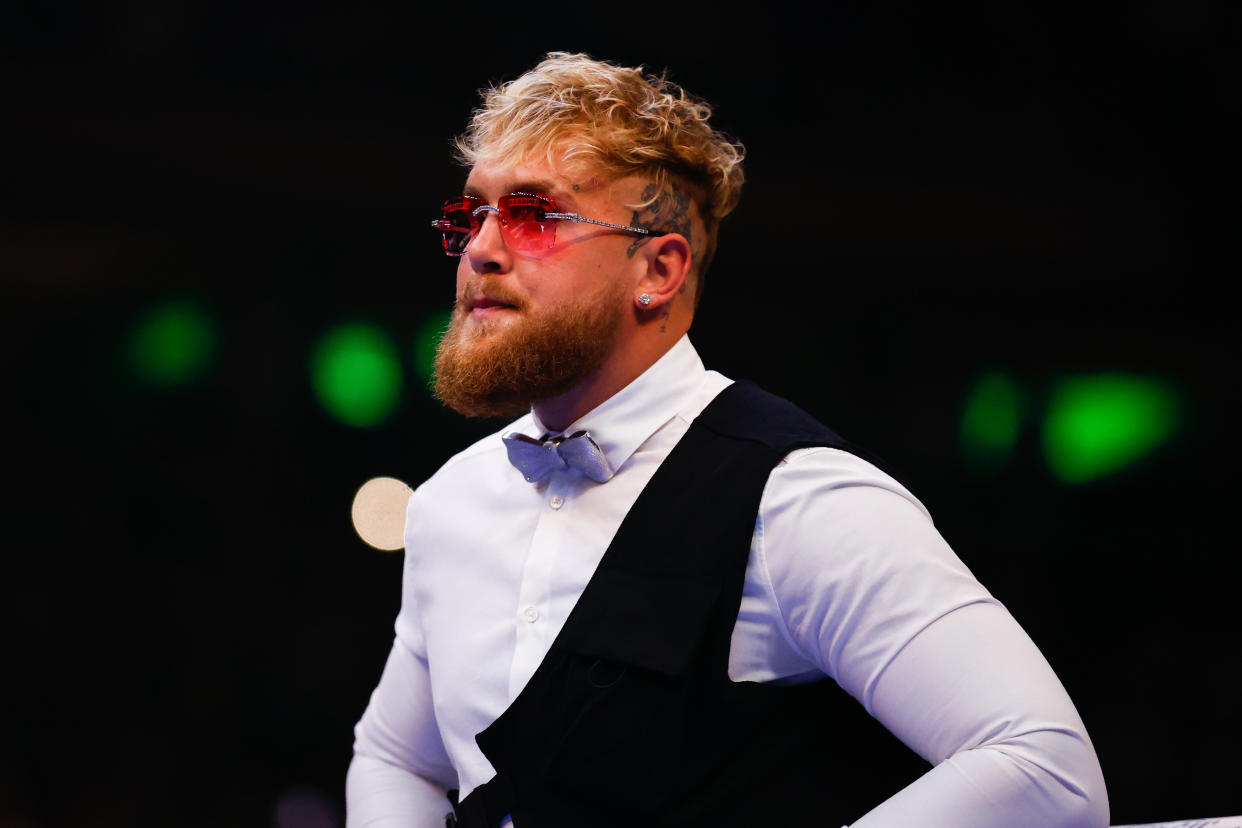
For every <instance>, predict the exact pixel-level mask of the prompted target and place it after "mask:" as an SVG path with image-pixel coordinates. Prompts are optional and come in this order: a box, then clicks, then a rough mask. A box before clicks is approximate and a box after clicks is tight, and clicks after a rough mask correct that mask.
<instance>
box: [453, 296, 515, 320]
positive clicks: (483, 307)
mask: <svg viewBox="0 0 1242 828" xmlns="http://www.w3.org/2000/svg"><path fill="white" fill-rule="evenodd" d="M517 309H518V307H517V305H516V304H514V303H512V302H506V301H504V300H503V299H497V298H495V297H492V296H475V297H474V298H472V299H469V300H467V301H466V313H468V314H470V315H472V316H486V315H490V314H493V313H499V312H500V311H505V310H517Z"/></svg>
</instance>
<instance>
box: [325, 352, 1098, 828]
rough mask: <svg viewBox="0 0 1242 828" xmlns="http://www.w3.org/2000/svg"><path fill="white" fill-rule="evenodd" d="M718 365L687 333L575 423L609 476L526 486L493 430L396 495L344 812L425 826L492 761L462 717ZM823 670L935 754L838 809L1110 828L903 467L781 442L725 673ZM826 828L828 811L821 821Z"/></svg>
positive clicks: (518, 663)
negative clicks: (381, 641)
mask: <svg viewBox="0 0 1242 828" xmlns="http://www.w3.org/2000/svg"><path fill="white" fill-rule="evenodd" d="M729 382H730V381H729V380H728V379H726V378H725V377H723V376H721V375H720V374H717V373H715V372H713V371H707V370H705V369H704V367H703V364H702V362H701V361H700V359H699V356H698V354H697V352H696V351H695V350H694V348H693V347H692V346H691V344H690V341H689V339H688V338H684V337H683V338H682V340H681V341H680V342H678V343H677V345H675V346H674V347H673V348H672V349H671V350H669V351H668V353H666V354H665V355H664V356H663V357H662V358H661V359H660V360H659V361H658V362H657V363H656V364H654V365H653V366H652V367H651V368H649V369H648V370H647V371H646V372H645V373H644V374H642V375H641V376H640V377H638V378H637V379H635V380H634V381H633V382H632V383H631V384H630V385H629V386H627V387H626V388H625V389H623V390H622V391H621V392H619V393H618V394H616V395H615V396H613V397H612V398H611V399H609V400H608V401H606V402H605V403H603V404H602V405H600V406H599V407H597V408H596V409H594V410H593V411H591V412H590V413H588V414H587V415H585V416H584V417H582V418H581V419H580V420H579V421H578V422H576V423H574V424H572V425H571V426H570V427H569V428H568V429H566V432H567V433H572V432H574V431H578V430H580V429H585V430H587V431H589V432H590V433H591V435H592V436H593V437H594V438H595V440H596V441H597V442H598V443H599V445H600V448H601V449H602V450H603V451H604V454H605V455H606V457H607V458H608V461H609V463H610V464H611V465H612V467H613V469H614V470H616V474H615V476H614V477H613V478H612V479H611V480H609V481H607V482H606V483H594V482H592V481H591V480H589V479H587V478H584V477H583V476H582V475H581V474H580V473H579V472H578V471H576V470H574V469H572V468H571V469H566V470H564V471H559V472H555V473H553V474H552V476H551V477H550V478H549V479H547V480H545V482H544V483H543V484H542V485H539V486H536V485H533V484H531V483H528V482H527V481H526V480H525V479H523V477H522V475H521V473H519V472H518V471H517V470H516V469H515V468H513V466H512V465H510V463H509V461H508V457H507V454H506V451H505V448H504V445H503V443H502V442H501V440H500V434H502V433H507V432H510V431H520V432H523V433H525V434H527V435H530V436H532V437H538V436H541V435H542V434H544V433H545V432H546V429H545V428H544V427H543V425H542V424H541V423H539V421H538V419H537V417H535V415H534V414H533V413H532V414H528V415H527V416H525V417H523V418H521V419H519V420H517V421H516V422H515V423H513V424H512V425H510V426H508V427H506V428H505V429H503V430H502V432H498V433H497V434H494V435H492V436H490V437H487V438H485V439H483V440H480V441H479V442H478V443H476V444H474V445H473V446H471V447H470V448H468V449H466V450H465V451H463V452H461V453H460V454H458V455H457V456H455V457H454V458H452V459H451V460H449V461H448V462H447V463H446V464H445V465H444V466H443V467H442V468H441V469H440V470H439V471H438V472H437V473H436V474H435V475H434V476H432V477H431V478H430V479H429V480H427V482H425V483H424V484H423V485H422V486H420V487H419V488H418V489H417V490H416V491H415V492H414V494H413V495H412V496H411V498H410V503H409V508H408V511H407V514H406V536H405V541H406V552H405V570H404V578H403V585H402V606H401V611H400V613H399V615H398V616H397V621H396V640H395V641H394V643H393V648H392V652H391V654H390V655H389V659H388V663H387V665H386V666H385V669H384V673H383V676H382V677H381V679H380V682H379V685H378V686H377V688H376V690H375V692H374V694H373V695H372V697H371V702H370V704H369V706H368V707H367V709H366V711H365V713H364V714H363V716H362V719H361V720H360V721H359V722H358V725H357V728H356V729H355V736H356V741H355V746H354V753H355V756H354V761H353V763H352V764H351V766H350V771H349V775H348V778H347V786H346V787H347V803H348V825H349V826H350V828H361V826H397V825H403V826H411V825H416V826H429V827H430V826H436V828H439V826H442V825H443V819H444V813H445V811H446V810H448V808H447V804H446V800H445V790H446V789H448V788H459V789H460V792H461V797H462V798H465V796H466V795H467V794H469V793H470V791H471V790H473V789H474V788H475V787H477V786H478V785H480V784H482V783H483V782H486V781H487V780H488V779H490V778H491V777H492V776H493V775H494V774H495V770H494V769H493V768H492V766H491V764H490V763H489V762H488V761H487V758H486V757H485V756H484V755H483V753H482V751H480V750H479V747H478V745H477V744H476V742H475V739H474V737H475V734H477V733H479V732H480V731H482V730H483V729H485V728H486V727H487V726H488V725H490V724H491V723H492V722H493V721H494V720H495V719H496V718H497V717H499V716H500V714H501V713H503V712H504V710H505V709H506V708H507V707H508V706H509V704H510V702H512V701H513V700H514V699H515V698H516V697H517V695H518V693H519V692H520V691H521V690H522V688H523V687H524V686H525V684H526V682H527V681H528V680H529V679H530V677H531V675H532V674H533V673H534V671H535V669H536V668H537V667H538V666H539V664H540V662H541V661H542V659H543V657H544V655H545V654H546V653H547V651H548V648H549V647H550V646H551V644H552V641H553V639H554V638H555V637H556V635H557V633H558V632H559V631H560V629H561V627H562V625H563V624H564V623H565V620H566V618H567V617H568V615H569V612H570V610H571V609H572V608H573V606H574V604H575V603H576V602H577V600H578V598H579V596H580V595H581V594H582V591H583V589H584V588H585V587H586V584H587V581H588V580H589V579H590V577H591V575H592V573H593V572H594V571H595V568H596V566H597V565H598V563H599V561H600V559H601V558H602V557H603V554H604V551H605V550H606V549H607V547H608V545H609V543H610V542H611V540H612V537H613V535H614V534H615V533H616V531H617V529H618V527H619V526H620V525H621V522H622V520H623V519H624V517H625V515H626V513H627V512H628V511H629V509H630V507H631V506H632V505H633V504H634V501H635V500H636V499H637V498H638V495H639V493H640V492H641V491H642V490H643V487H644V486H645V485H646V484H647V482H648V481H649V480H650V479H651V477H652V475H653V474H654V473H655V471H656V469H657V468H658V467H659V465H660V464H661V463H662V462H663V461H664V459H665V458H666V457H667V456H668V454H669V452H670V451H672V449H673V447H674V446H675V445H676V444H677V441H678V440H679V439H680V438H681V437H682V435H684V434H685V433H686V430H687V429H688V428H689V426H690V423H691V422H692V421H693V420H694V418H695V417H696V416H697V415H698V414H699V413H700V412H701V411H702V410H703V408H704V407H706V405H707V404H708V403H709V402H710V401H711V400H712V399H713V398H714V397H715V396H716V395H717V394H718V393H719V392H720V391H721V390H722V389H724V388H725V387H726V386H727V385H729ZM824 675H827V676H830V677H831V678H833V679H834V680H836V682H837V683H838V684H839V685H840V686H841V687H842V688H844V689H845V690H846V691H847V692H848V693H849V694H850V695H852V696H853V697H854V698H856V699H857V700H858V701H859V702H860V703H861V704H862V705H863V706H864V707H865V708H866V709H867V711H868V712H869V713H870V714H871V715H873V716H875V717H876V718H877V719H879V720H880V721H881V722H882V723H883V724H884V725H885V726H886V727H888V729H889V730H891V731H892V732H893V733H894V734H896V735H897V736H898V737H899V738H900V739H901V740H902V741H903V742H904V743H905V744H906V745H908V746H909V747H910V748H911V749H913V750H915V751H916V752H918V753H919V755H921V756H923V757H924V758H925V759H927V760H928V761H929V762H931V763H932V765H933V766H934V767H932V768H931V769H930V770H929V771H928V772H927V773H926V774H925V775H924V776H922V777H920V778H919V779H918V780H916V781H915V782H914V783H913V784H911V785H910V786H908V787H907V788H905V789H904V790H902V791H900V792H895V794H894V796H892V797H891V798H890V799H889V800H887V801H886V802H883V803H877V807H876V808H875V809H874V810H873V811H872V812H870V813H869V814H867V815H866V816H864V817H862V818H861V819H859V820H858V821H857V822H856V823H854V826H855V828H887V827H888V826H894V827H895V826H911V825H918V826H921V828H937V827H938V826H944V828H975V827H976V826H977V828H983V826H1005V828H1014V827H1015V826H1026V825H1030V826H1039V827H1040V828H1051V826H1105V825H1107V823H1108V805H1107V798H1106V795H1105V791H1104V781H1103V777H1102V775H1101V772H1100V768H1099V764H1098V762H1097V760H1096V757H1095V752H1094V749H1093V748H1092V746H1091V743H1090V740H1089V739H1088V737H1087V733H1086V730H1085V728H1084V727H1083V725H1082V722H1081V721H1080V719H1079V717H1078V714H1077V712H1076V711H1075V709H1074V706H1073V704H1072V703H1071V702H1070V700H1069V697H1068V696H1067V695H1066V693H1065V690H1064V689H1063V688H1062V686H1061V684H1060V682H1059V681H1058V680H1057V677H1056V675H1055V674H1054V673H1053V672H1052V670H1051V668H1050V667H1049V666H1048V664H1047V662H1046V661H1045V659H1044V658H1043V656H1042V655H1041V654H1040V652H1039V651H1038V650H1037V649H1036V647H1035V645H1034V644H1033V643H1032V642H1031V640H1030V639H1029V637H1028V636H1027V635H1026V634H1025V632H1023V630H1022V629H1021V628H1020V627H1019V626H1018V624H1017V623H1016V622H1015V621H1014V620H1013V618H1012V617H1011V616H1010V615H1009V613H1008V612H1007V611H1006V610H1005V609H1004V607H1003V606H1001V604H1000V603H999V602H998V601H997V600H996V599H995V598H993V597H992V596H991V595H990V594H989V593H988V592H987V590H986V589H984V588H983V586H982V585H980V584H979V582H978V581H977V580H976V579H975V578H974V577H973V576H972V575H971V573H970V572H969V571H968V570H967V568H966V567H965V565H964V564H962V562H961V561H960V560H959V559H958V558H957V556H956V555H955V554H954V553H953V551H952V550H951V549H950V548H949V546H948V545H947V544H946V543H945V541H944V539H943V538H941V536H940V534H939V533H938V532H937V531H936V529H935V527H934V526H933V525H932V521H931V518H930V516H929V515H928V514H927V511H926V510H925V509H924V508H923V506H922V505H921V504H920V503H919V502H918V501H917V500H916V499H915V498H914V496H913V495H912V494H911V493H910V492H908V491H907V490H906V489H905V488H904V487H902V486H901V485H900V484H899V483H897V482H896V481H895V480H893V479H892V478H891V477H889V476H888V475H886V474H884V473H883V472H881V471H880V470H879V469H877V468H875V467H874V466H872V465H871V464H869V463H867V462H866V461H864V460H861V459H859V458H858V457H856V456H854V455H852V454H849V453H846V452H842V451H839V450H837V449H831V448H809V449H801V450H798V451H794V452H792V453H791V454H789V455H788V456H787V457H786V458H785V459H784V460H783V461H782V462H781V463H780V464H779V465H778V466H777V467H776V469H774V470H773V472H772V474H771V476H770V477H769V480H768V483H767V486H766V487H765V489H764V493H763V498H762V501H761V505H760V509H759V514H758V515H757V516H756V520H755V531H754V536H753V538H752V541H751V552H750V559H749V563H748V565H747V571H746V580H745V586H744V591H743V596H742V604H741V609H740V611H739V613H738V620H737V624H736V626H735V627H734V630H733V638H732V645H731V650H730V655H729V676H730V678H732V679H734V680H735V681H741V680H751V681H772V680H785V681H799V680H808V679H812V678H819V677H822V676H824ZM829 828H836V827H835V826H829Z"/></svg>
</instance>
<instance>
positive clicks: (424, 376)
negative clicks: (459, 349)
mask: <svg viewBox="0 0 1242 828" xmlns="http://www.w3.org/2000/svg"><path fill="white" fill-rule="evenodd" d="M452 318H453V312H452V311H451V310H445V311H440V312H438V313H433V314H432V315H431V316H428V317H427V318H426V319H424V320H423V324H422V325H420V326H419V328H418V331H417V332H416V333H415V334H414V370H415V371H416V372H418V376H419V379H421V380H422V381H423V386H424V387H425V388H429V387H431V381H432V379H433V378H434V376H435V366H436V348H438V347H440V340H441V339H443V338H444V333H445V331H447V330H448V326H449V321H450V320H451V319H452Z"/></svg>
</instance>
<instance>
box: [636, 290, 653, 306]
mask: <svg viewBox="0 0 1242 828" xmlns="http://www.w3.org/2000/svg"><path fill="white" fill-rule="evenodd" d="M638 302H639V304H641V305H642V306H643V307H647V306H648V305H650V304H651V294H650V293H640V294H638Z"/></svg>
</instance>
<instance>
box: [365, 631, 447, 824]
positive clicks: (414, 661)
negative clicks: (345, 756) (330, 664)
mask: <svg viewBox="0 0 1242 828" xmlns="http://www.w3.org/2000/svg"><path fill="white" fill-rule="evenodd" d="M399 627H400V624H399ZM354 737H355V739H354V758H353V761H352V762H351V763H350V766H349V773H348V775H347V776H346V778H345V803H346V808H345V810H346V825H347V828H364V826H367V827H368V828H385V827H386V826H392V827H393V828H395V827H396V826H402V828H442V826H443V825H444V815H445V813H447V812H448V811H449V809H450V806H449V802H448V799H447V798H446V796H445V791H446V789H448V788H450V787H455V786H456V779H457V773H456V771H454V770H453V767H452V764H451V763H450V762H449V758H448V755H447V754H446V753H445V750H444V745H443V743H442V742H441V740H440V732H439V729H438V728H437V727H436V721H435V716H434V713H433V710H432V705H431V689H430V682H429V680H428V675H427V663H426V661H425V660H423V659H422V658H420V657H418V656H417V655H415V653H414V652H412V651H411V650H410V648H409V647H407V646H406V644H405V643H403V642H402V640H401V638H400V637H398V638H397V640H396V641H394V642H393V645H392V652H391V653H389V656H388V663H387V664H386V665H385V666H384V673H383V675H382V676H381V677H380V681H379V686H377V687H376V688H375V692H374V693H372V695H371V703H370V704H369V705H368V706H367V709H366V712H364V713H363V714H362V719H361V720H360V721H359V722H358V725H357V726H356V727H355V728H354Z"/></svg>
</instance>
